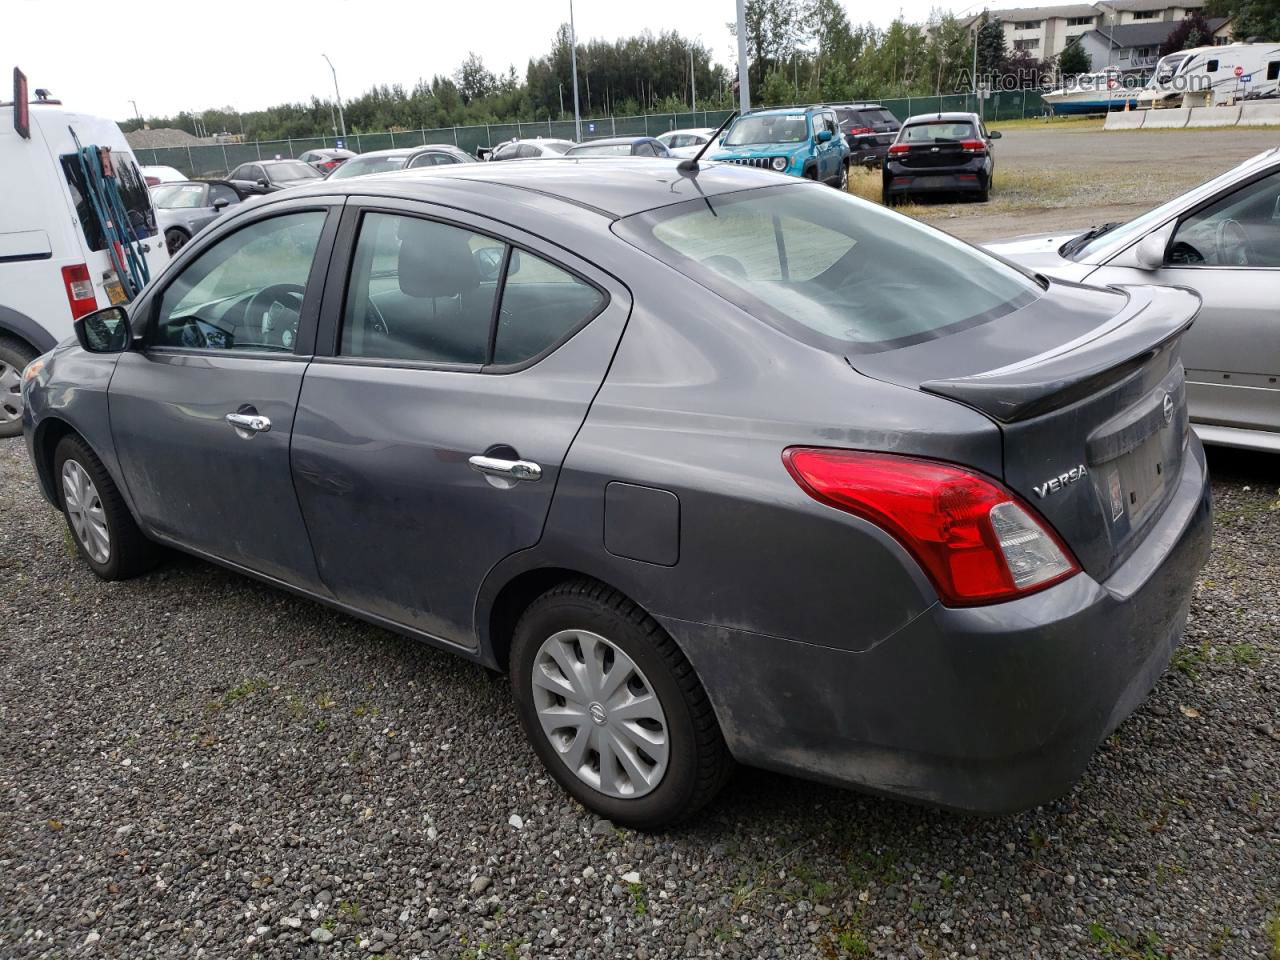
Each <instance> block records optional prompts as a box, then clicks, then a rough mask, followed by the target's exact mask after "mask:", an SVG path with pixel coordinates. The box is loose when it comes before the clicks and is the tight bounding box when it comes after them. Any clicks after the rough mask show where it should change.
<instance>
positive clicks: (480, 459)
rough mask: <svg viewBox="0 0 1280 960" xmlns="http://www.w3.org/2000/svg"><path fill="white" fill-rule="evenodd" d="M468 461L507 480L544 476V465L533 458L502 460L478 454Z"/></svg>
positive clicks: (536, 478) (478, 468)
mask: <svg viewBox="0 0 1280 960" xmlns="http://www.w3.org/2000/svg"><path fill="white" fill-rule="evenodd" d="M467 462H468V463H470V464H471V466H472V467H473V468H474V469H476V470H478V471H480V472H481V473H483V474H484V475H485V476H489V477H502V478H503V479H506V480H540V479H541V478H542V467H540V466H538V465H537V464H536V463H534V462H533V461H532V460H502V459H499V458H498V457H486V456H483V455H481V454H477V455H476V456H474V457H471V458H470V459H469V460H468V461H467Z"/></svg>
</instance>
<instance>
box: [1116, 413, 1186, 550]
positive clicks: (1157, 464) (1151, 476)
mask: <svg viewBox="0 0 1280 960" xmlns="http://www.w3.org/2000/svg"><path fill="white" fill-rule="evenodd" d="M1166 451H1167V445H1166V442H1165V431H1164V430H1161V431H1160V432H1159V433H1157V434H1154V435H1152V436H1150V437H1148V438H1147V439H1146V440H1145V441H1143V442H1142V444H1141V445H1139V446H1138V447H1137V449H1135V450H1132V451H1130V452H1129V453H1127V454H1125V455H1124V456H1123V457H1121V458H1120V459H1119V460H1117V461H1116V463H1115V464H1114V466H1113V468H1112V469H1114V470H1115V471H1116V473H1117V476H1118V479H1119V486H1120V495H1121V497H1122V499H1123V510H1124V513H1125V514H1126V515H1127V516H1128V517H1129V525H1130V526H1131V527H1138V526H1140V525H1141V524H1142V522H1143V521H1144V520H1146V518H1147V514H1148V513H1150V511H1151V509H1152V508H1153V507H1154V506H1155V505H1156V504H1158V503H1160V501H1161V500H1162V499H1163V498H1162V497H1161V496H1160V494H1161V493H1162V492H1163V491H1164V489H1165V487H1166V486H1167V484H1168V482H1169V477H1170V475H1171V474H1172V472H1173V471H1172V470H1171V469H1170V468H1171V467H1173V466H1174V464H1171V463H1167V462H1166V461H1167V460H1168V459H1169V458H1168V456H1167V452H1166ZM1112 486H1114V485H1112ZM1110 492H1111V499H1112V501H1113V502H1112V504H1111V511H1112V519H1113V520H1115V519H1119V518H1118V517H1117V515H1116V504H1115V502H1114V500H1115V491H1114V489H1112V490H1111V491H1110Z"/></svg>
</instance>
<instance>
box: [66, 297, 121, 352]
mask: <svg viewBox="0 0 1280 960" xmlns="http://www.w3.org/2000/svg"><path fill="white" fill-rule="evenodd" d="M74 326H75V331H76V339H77V340H79V341H80V346H81V347H82V348H83V349H84V350H85V351H86V352H88V353H124V351H126V350H128V349H129V344H130V342H131V341H132V340H133V332H132V331H131V330H130V329H129V315H128V314H127V313H126V312H125V309H124V307H107V308H105V309H103V310H95V311H94V312H93V313H87V314H85V315H84V316H83V317H77V318H76V321H75V324H74Z"/></svg>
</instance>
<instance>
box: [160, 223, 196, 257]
mask: <svg viewBox="0 0 1280 960" xmlns="http://www.w3.org/2000/svg"><path fill="white" fill-rule="evenodd" d="M190 239H191V238H190V237H189V236H187V232H186V231H185V230H179V229H178V228H177V227H170V228H169V229H168V230H166V231H165V232H164V245H165V248H166V249H167V250H168V251H169V256H173V255H174V254H175V253H177V252H178V251H179V250H181V249H182V248H183V247H184V246H185V245H186V243H187V241H188V240H190Z"/></svg>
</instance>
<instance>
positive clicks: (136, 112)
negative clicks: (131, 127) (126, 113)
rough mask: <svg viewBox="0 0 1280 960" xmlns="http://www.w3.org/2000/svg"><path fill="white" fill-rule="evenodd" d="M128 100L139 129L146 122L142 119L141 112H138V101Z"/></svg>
mask: <svg viewBox="0 0 1280 960" xmlns="http://www.w3.org/2000/svg"><path fill="white" fill-rule="evenodd" d="M129 102H130V103H132V104H133V115H134V116H135V117H137V118H138V129H139V130H141V129H142V128H143V127H144V126H146V124H144V123H143V121H142V114H141V113H139V112H138V101H137V100H130V101H129Z"/></svg>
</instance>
